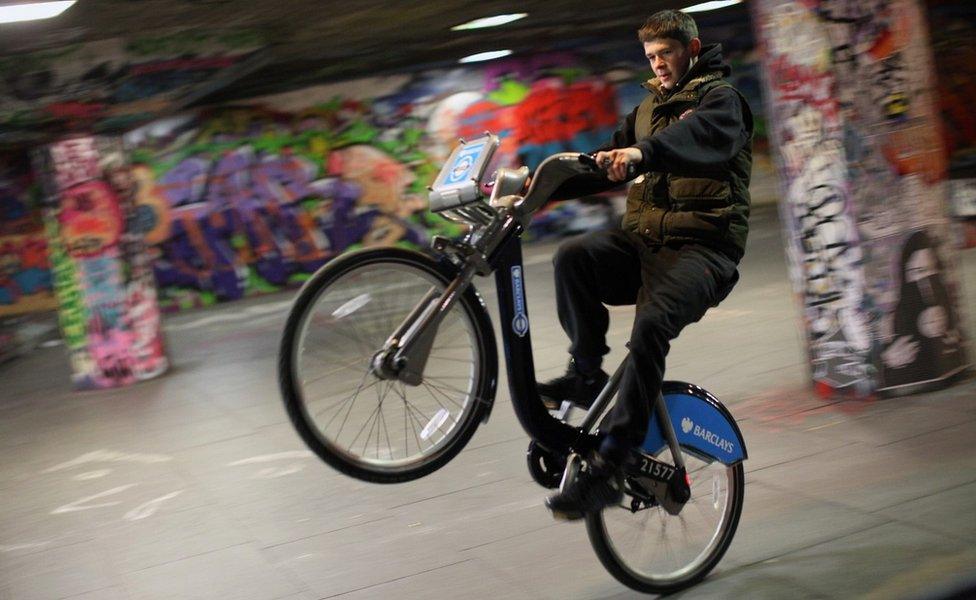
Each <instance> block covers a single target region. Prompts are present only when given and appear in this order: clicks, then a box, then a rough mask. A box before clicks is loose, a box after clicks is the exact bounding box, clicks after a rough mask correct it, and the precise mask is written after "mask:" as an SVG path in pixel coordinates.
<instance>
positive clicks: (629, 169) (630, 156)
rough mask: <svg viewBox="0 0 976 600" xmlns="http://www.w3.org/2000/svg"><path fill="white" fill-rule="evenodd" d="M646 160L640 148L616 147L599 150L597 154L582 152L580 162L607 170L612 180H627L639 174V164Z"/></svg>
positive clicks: (608, 177) (608, 176)
mask: <svg viewBox="0 0 976 600" xmlns="http://www.w3.org/2000/svg"><path fill="white" fill-rule="evenodd" d="M642 160H644V153H643V152H641V151H640V149H639V148H633V147H631V148H616V149H614V150H607V151H603V152H597V153H596V154H580V162H582V163H584V164H587V165H589V166H591V167H593V168H594V169H600V170H602V171H606V173H607V179H609V180H610V181H627V180H629V179H631V178H633V176H634V175H636V174H637V165H638V164H639V163H640V162H641V161H642Z"/></svg>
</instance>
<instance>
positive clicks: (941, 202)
mask: <svg viewBox="0 0 976 600" xmlns="http://www.w3.org/2000/svg"><path fill="white" fill-rule="evenodd" d="M754 10H755V17H756V27H757V31H758V32H759V33H760V38H761V50H762V53H763V56H764V61H765V65H766V69H767V82H768V90H769V95H768V98H769V103H768V105H767V106H768V107H770V108H769V115H770V120H771V140H772V142H773V144H774V146H775V147H778V149H779V153H778V162H779V166H780V171H781V174H782V177H783V180H784V181H785V182H786V184H787V192H786V197H785V198H784V201H783V202H782V203H781V212H782V215H783V221H784V223H786V224H787V228H788V231H787V232H786V235H787V238H788V241H789V246H788V254H789V257H790V265H791V277H792V280H793V282H794V285H795V288H796V289H797V292H798V295H799V297H800V300H801V303H802V306H803V320H804V324H805V327H806V330H807V334H808V343H809V345H808V348H809V354H810V362H811V365H812V375H813V379H814V381H815V382H817V383H818V384H820V385H821V386H822V388H823V389H824V390H825V391H826V392H830V391H833V390H838V389H851V390H855V391H856V392H857V393H859V394H867V393H870V392H873V391H880V392H886V393H897V392H898V390H899V389H902V388H905V389H907V388H911V387H912V386H915V385H917V384H922V383H925V382H928V383H932V382H936V381H940V380H943V379H945V378H948V377H950V376H951V375H953V374H955V373H956V372H958V371H959V370H960V369H961V368H963V366H964V365H965V364H966V356H965V349H964V347H963V336H962V332H961V331H960V330H959V320H958V318H956V313H957V308H956V307H957V306H958V298H957V292H958V289H959V288H958V284H957V282H956V281H955V278H954V274H955V265H954V263H953V262H952V261H951V260H949V257H951V256H952V254H951V252H952V250H951V245H950V240H948V239H947V238H946V231H947V229H948V228H947V222H946V216H945V215H946V211H945V208H946V207H945V201H946V197H947V190H946V162H945V154H944V152H943V146H942V140H941V137H940V129H939V126H938V109H937V107H936V105H935V101H934V95H933V88H934V85H935V79H934V71H933V69H932V59H931V55H930V50H929V48H928V45H927V44H928V42H927V37H926V31H925V20H924V17H923V15H922V13H921V11H920V8H919V6H918V4H917V2H916V1H915V0H871V1H870V2H853V1H849V0H764V1H763V2H759V3H757V4H755V5H754ZM936 350H937V351H936Z"/></svg>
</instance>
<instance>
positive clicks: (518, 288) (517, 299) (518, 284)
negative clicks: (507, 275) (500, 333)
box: [512, 265, 529, 337]
mask: <svg viewBox="0 0 976 600" xmlns="http://www.w3.org/2000/svg"><path fill="white" fill-rule="evenodd" d="M512 300H513V304H514V305H515V317H514V318H512V331H514V332H515V335H517V336H519V337H525V334H526V333H528V332H529V315H528V314H527V313H526V311H525V286H524V285H523V284H522V266H521V265H515V266H514V267H512Z"/></svg>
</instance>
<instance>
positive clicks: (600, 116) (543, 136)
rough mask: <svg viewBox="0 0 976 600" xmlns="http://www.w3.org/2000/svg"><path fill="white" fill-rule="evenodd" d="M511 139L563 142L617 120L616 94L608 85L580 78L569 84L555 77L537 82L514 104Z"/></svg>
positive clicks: (517, 141) (538, 142) (541, 142)
mask: <svg viewBox="0 0 976 600" xmlns="http://www.w3.org/2000/svg"><path fill="white" fill-rule="evenodd" d="M515 120H516V122H517V123H518V125H517V128H516V130H515V142H516V143H517V144H518V145H520V146H521V145H524V144H545V143H548V142H554V141H556V142H566V141H569V140H571V139H573V137H574V136H576V135H577V134H578V133H581V132H584V131H592V130H595V129H600V128H601V127H607V126H611V127H612V126H614V125H616V123H617V109H616V98H615V96H614V92H613V90H612V89H611V88H610V86H608V85H605V84H603V83H591V82H582V83H574V84H573V85H571V86H569V87H565V86H563V85H562V84H561V83H560V82H558V81H557V80H552V79H550V80H547V81H542V82H538V83H536V84H535V85H533V86H532V91H531V92H530V93H529V95H528V96H527V97H526V98H525V100H523V101H522V102H521V103H519V104H518V105H517V106H516V107H515Z"/></svg>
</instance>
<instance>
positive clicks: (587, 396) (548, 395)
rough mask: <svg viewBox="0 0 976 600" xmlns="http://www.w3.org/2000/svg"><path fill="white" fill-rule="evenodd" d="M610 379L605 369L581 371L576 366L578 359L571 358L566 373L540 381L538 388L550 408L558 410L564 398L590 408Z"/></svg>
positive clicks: (544, 402)
mask: <svg viewBox="0 0 976 600" xmlns="http://www.w3.org/2000/svg"><path fill="white" fill-rule="evenodd" d="M608 379H610V376H609V375H607V374H606V373H605V372H604V371H603V369H598V370H597V371H596V373H592V374H590V375H584V374H583V373H580V372H579V370H577V368H576V361H574V360H572V359H570V361H569V366H567V367H566V374H565V375H561V376H559V377H556V378H555V379H550V380H549V381H546V382H545V383H538V384H536V388H537V389H538V390H539V395H540V396H542V403H543V404H545V405H546V408H548V409H549V410H558V409H559V405H560V404H562V402H563V400H569V401H570V402H572V403H573V404H575V405H576V406H578V407H580V408H589V407H590V406H591V405H592V404H593V401H594V400H596V397H597V396H599V395H600V390H602V389H603V386H605V385H606V384H607V380H608Z"/></svg>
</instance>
